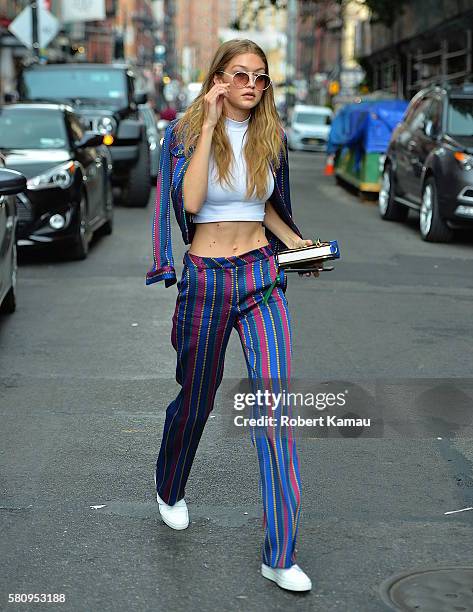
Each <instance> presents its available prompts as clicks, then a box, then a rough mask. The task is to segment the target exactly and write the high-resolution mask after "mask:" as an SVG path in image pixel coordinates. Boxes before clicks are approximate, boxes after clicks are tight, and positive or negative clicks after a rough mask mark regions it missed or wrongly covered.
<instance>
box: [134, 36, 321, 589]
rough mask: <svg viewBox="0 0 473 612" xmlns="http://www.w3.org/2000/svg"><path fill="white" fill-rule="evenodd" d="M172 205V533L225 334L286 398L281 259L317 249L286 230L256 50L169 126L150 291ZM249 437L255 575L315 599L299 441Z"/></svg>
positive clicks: (166, 243) (251, 47) (227, 49)
mask: <svg viewBox="0 0 473 612" xmlns="http://www.w3.org/2000/svg"><path fill="white" fill-rule="evenodd" d="M171 201H172V204H173V206H174V210H175V213H176V219H177V221H178V223H179V227H180V229H181V231H182V235H183V239H184V241H185V243H186V244H189V243H190V248H189V250H188V251H186V252H185V255H184V259H183V272H182V277H181V280H180V281H179V282H178V284H177V286H178V296H177V300H176V307H175V310H174V315H173V326H172V332H171V341H172V345H173V347H174V348H175V350H176V352H177V366H176V380H177V381H178V383H179V384H180V385H181V387H182V388H181V390H180V392H179V394H178V396H177V397H176V398H175V399H174V400H173V401H172V402H171V403H170V404H169V406H168V407H167V410H166V420H165V424H164V431H163V438H162V442H161V448H160V451H159V456H158V459H157V463H156V471H155V485H156V498H157V501H158V504H159V511H160V514H161V517H162V518H163V520H164V522H165V523H166V524H167V525H169V526H170V527H172V528H174V529H185V528H186V527H187V526H188V524H189V514H188V509H187V505H186V502H185V499H184V492H185V486H186V482H187V479H188V477H189V473H190V470H191V466H192V463H193V460H194V457H195V453H196V451H197V446H198V444H199V441H200V438H201V436H202V432H203V430H204V427H205V424H206V422H207V419H208V416H209V414H210V412H211V411H212V409H213V405H214V399H215V395H216V392H217V389H218V387H219V385H220V383H221V380H222V376H223V369H224V358H225V351H226V348H227V344H228V340H229V337H230V333H231V331H232V329H233V328H235V329H236V330H237V332H238V334H239V337H240V340H241V344H242V347H243V352H244V356H245V360H246V365H247V368H248V376H249V380H250V381H251V383H252V384H253V388H254V389H256V388H259V387H260V383H261V381H263V380H264V381H268V380H270V381H271V383H270V384H271V387H272V388H271V391H272V392H274V391H276V392H278V391H282V386H283V384H284V383H285V382H288V381H289V379H290V375H291V357H292V350H293V349H292V331H291V320H290V315H289V311H288V304H287V300H286V297H285V292H286V287H287V278H286V276H285V275H284V273H283V272H282V271H279V275H278V269H277V263H276V259H275V253H277V251H279V250H282V249H284V248H299V247H303V246H306V245H308V244H312V240H304V239H303V238H302V235H301V232H300V231H299V229H298V228H297V226H296V225H295V223H294V221H293V219H292V210H291V201H290V191H289V170H288V162H287V142H286V136H285V133H284V131H283V129H282V126H281V124H280V120H279V116H278V114H277V111H276V107H275V103H274V96H273V91H272V83H271V79H270V77H269V76H268V63H267V59H266V56H265V54H264V52H263V51H262V49H261V48H260V47H259V46H258V45H256V44H255V43H253V42H252V41H249V40H231V41H228V42H225V43H223V44H222V45H221V46H220V48H219V49H218V50H217V52H216V54H215V56H214V58H213V61H212V63H211V66H210V68H209V72H208V74H207V77H206V79H205V81H204V83H203V85H202V91H201V93H200V95H199V96H198V97H197V98H196V99H195V100H194V102H193V103H192V104H191V105H190V107H189V108H188V109H187V111H186V113H185V114H184V116H183V117H182V118H181V119H179V120H175V121H173V122H172V123H171V124H170V125H169V126H168V128H167V129H166V133H165V137H164V141H163V147H162V152H161V163H160V174H159V179H158V186H157V197H156V210H155V216H154V221H153V254H154V264H153V267H152V269H151V270H149V272H148V273H147V277H146V284H151V283H154V282H158V281H161V280H164V281H165V286H166V287H169V286H171V285H173V284H174V283H176V275H175V269H174V264H173V258H172V251H171V231H170V208H171V205H170V202H171ZM311 275H314V276H318V275H319V273H318V272H312V273H308V274H307V276H311ZM278 281H279V284H278ZM278 411H279V414H280V413H281V409H280V408H278V409H277V410H274V407H271V406H270V407H269V408H268V407H266V408H264V409H263V411H262V412H261V414H262V413H263V412H265V413H266V414H272V415H273V416H276V417H277V416H278ZM251 439H252V443H253V445H254V446H255V448H256V450H257V455H258V461H259V467H260V491H261V495H262V499H263V529H264V544H263V551H262V565H261V572H262V574H263V576H265V577H266V578H269V579H270V580H273V581H274V582H276V583H277V584H278V585H279V586H281V587H282V588H285V589H289V590H293V591H307V590H309V589H310V588H311V586H312V584H311V580H310V578H309V577H308V576H307V575H306V574H305V573H304V572H303V571H302V569H301V568H300V567H299V566H298V565H297V564H296V558H295V543H296V537H297V532H298V527H299V517H300V510H301V481H300V473H299V463H298V456H297V451H296V445H295V439H294V436H293V433H292V431H291V430H290V429H289V431H288V433H284V434H283V433H282V431H281V429H280V428H278V427H271V426H267V427H263V428H261V427H259V428H258V427H252V428H251Z"/></svg>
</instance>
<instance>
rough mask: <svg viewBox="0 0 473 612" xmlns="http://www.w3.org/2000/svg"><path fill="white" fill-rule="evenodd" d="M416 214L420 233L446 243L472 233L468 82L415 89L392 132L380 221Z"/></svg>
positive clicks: (472, 103) (472, 127)
mask: <svg viewBox="0 0 473 612" xmlns="http://www.w3.org/2000/svg"><path fill="white" fill-rule="evenodd" d="M410 208H411V209H413V210H416V211H419V212H420V224H419V225H420V234H421V237H422V238H423V239H424V240H427V241H431V242H448V241H450V240H452V238H453V236H454V230H455V229H458V228H471V229H473V84H465V85H464V86H462V87H459V86H458V87H440V86H432V87H429V88H427V89H425V90H422V91H420V92H419V93H418V94H416V96H414V98H413V99H412V100H411V103H410V104H409V106H408V108H407V110H406V114H405V115H404V119H403V121H402V122H401V123H400V124H399V125H398V126H397V127H396V129H395V130H394V132H393V134H392V136H391V141H390V143H389V147H388V151H387V153H386V159H385V162H384V168H383V176H382V185H381V189H380V193H379V212H380V214H381V217H383V218H384V219H389V220H397V221H402V220H404V219H406V218H407V215H408V212H409V209H410Z"/></svg>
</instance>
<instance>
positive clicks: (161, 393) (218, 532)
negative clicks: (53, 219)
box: [0, 153, 473, 612]
mask: <svg viewBox="0 0 473 612" xmlns="http://www.w3.org/2000/svg"><path fill="white" fill-rule="evenodd" d="M323 163H324V158H323V156H322V155H319V154H311V153H292V154H291V188H292V198H293V213H294V218H295V220H296V222H297V224H298V226H299V227H300V228H301V229H302V230H303V233H304V237H307V238H314V237H320V238H322V239H325V240H328V239H336V240H338V242H339V246H340V251H341V255H342V259H341V260H340V261H339V262H336V263H335V264H334V265H335V270H334V271H332V272H326V273H323V274H321V276H320V277H319V278H317V279H315V278H301V277H299V276H298V275H289V282H288V289H287V294H286V295H287V298H288V302H289V307H290V312H291V320H292V324H293V340H294V355H293V362H292V373H293V376H294V377H296V378H305V379H308V380H313V381H314V384H315V383H316V382H318V381H332V382H333V381H342V382H343V384H345V383H346V385H349V384H351V385H358V386H357V387H356V388H357V389H360V388H363V389H364V390H365V391H364V392H365V393H366V397H370V398H373V389H375V390H376V389H377V400H378V401H379V403H378V404H377V405H378V406H381V408H380V410H381V409H382V414H380V416H381V417H382V419H383V421H384V432H383V434H382V435H378V436H373V437H369V436H361V437H359V438H347V439H346V438H343V437H342V436H338V437H333V438H331V437H326V438H321V437H311V438H308V437H306V438H300V439H299V441H298V453H299V460H300V467H301V477H302V486H303V488H302V515H301V522H300V529H299V536H298V540H297V559H298V563H299V565H300V566H301V567H302V568H303V569H304V570H305V571H306V573H307V574H308V575H309V576H310V577H311V578H312V582H313V589H312V591H311V592H310V593H303V594H296V593H292V592H289V591H284V590H282V589H280V588H278V587H277V586H276V585H275V584H274V583H272V582H270V581H268V580H266V579H264V578H263V577H262V576H261V575H260V573H259V568H260V561H261V547H262V542H263V531H262V521H261V519H262V506H261V501H260V498H259V490H258V476H259V471H258V464H257V457H256V452H255V450H254V448H253V447H252V445H251V441H250V438H249V432H246V433H247V434H248V435H247V436H245V435H240V436H239V437H237V436H231V435H229V433H228V427H227V424H226V423H227V422H226V420H225V414H224V407H223V406H222V405H221V402H219V401H218V396H217V403H216V406H215V410H214V412H213V414H212V418H210V419H209V421H208V423H207V426H206V429H205V431H204V435H203V437H202V440H201V443H200V446H199V449H198V452H197V456H196V459H195V462H194V465H193V468H192V471H191V475H190V478H189V481H188V485H187V488H186V500H187V502H188V506H189V512H190V519H191V521H192V522H191V524H190V525H189V528H188V529H186V530H184V531H180V532H177V531H173V530H171V529H170V528H169V527H167V526H166V525H165V524H164V523H163V522H162V520H161V519H160V517H159V513H158V506H157V504H156V502H155V496H154V482H153V472H154V464H155V460H156V456H157V452H158V450H159V444H160V441H161V433H162V427H163V423H164V416H165V410H166V407H167V405H168V403H169V402H170V401H171V400H172V399H173V398H174V397H175V395H176V394H177V392H178V389H179V387H178V385H177V383H176V381H175V378H174V376H175V363H176V362H175V352H174V349H173V347H172V345H171V342H170V333H171V317H172V314H173V310H174V306H175V299H176V294H177V289H176V286H175V285H174V286H173V287H171V288H168V289H166V288H165V287H164V284H163V283H159V284H156V285H151V286H148V287H146V286H145V284H144V278H145V273H146V270H147V269H148V268H149V266H150V265H151V264H150V261H151V218H152V213H153V205H154V199H153V198H154V192H153V193H152V197H151V201H150V206H149V207H148V208H147V209H145V210H142V209H130V208H121V207H118V208H117V209H116V211H115V229H114V233H113V235H112V236H109V237H104V238H99V239H96V240H94V243H93V245H92V246H91V250H90V254H89V257H88V259H87V260H86V261H83V262H60V261H57V260H56V259H55V258H54V257H53V256H49V255H47V254H30V255H27V256H23V257H22V258H21V261H20V264H21V265H20V267H19V272H18V309H17V312H16V313H15V314H14V315H12V316H11V317H4V318H3V319H2V320H1V321H0V347H1V354H0V384H1V399H0V409H1V428H0V429H1V433H0V436H1V438H0V442H1V444H0V453H1V495H2V499H1V501H0V516H1V519H2V520H1V531H2V555H1V579H0V581H1V589H0V609H5V610H10V609H11V610H13V609H18V610H19V609H21V610H37V609H41V610H50V609H51V610H53V609H54V610H72V611H88V612H89V611H98V610H100V611H114V612H122V611H123V612H125V611H126V612H128V611H130V612H132V611H148V610H150V611H151V610H158V611H161V610H162V611H164V610H166V611H167V610H173V611H176V612H180V611H185V610H189V609H197V610H209V611H212V610H228V611H234V610H235V611H236V610H250V611H252V610H257V609H265V610H287V609H289V608H290V607H292V606H293V605H297V607H298V609H300V610H311V611H312V610H313V611H317V612H319V611H320V612H385V611H386V610H388V608H387V607H386V606H385V605H384V604H383V602H382V600H381V596H380V592H379V586H380V584H381V583H382V582H383V581H384V580H386V579H387V578H389V577H390V576H392V575H395V574H398V573H401V572H405V571H411V570H412V571H414V570H416V569H418V568H425V567H438V566H442V565H450V564H460V565H461V564H464V565H468V564H469V565H471V564H472V546H471V543H472V536H473V529H472V527H473V511H469V510H465V511H463V512H454V513H453V514H445V513H446V512H451V511H456V510H460V509H464V508H468V507H473V474H472V461H473V451H472V445H471V439H472V438H473V435H472V434H471V423H470V421H469V414H470V413H471V398H472V397H473V390H472V387H471V378H470V377H471V369H472V363H473V343H472V332H473V319H472V316H471V313H472V306H473V266H472V264H473V239H472V238H471V237H468V236H467V235H463V236H461V237H460V239H459V240H458V241H457V242H455V243H454V244H450V245H442V244H428V243H425V242H423V241H422V240H421V239H420V237H419V234H418V229H417V223H418V220H417V216H416V215H415V214H413V213H411V215H410V219H409V221H408V222H407V223H406V224H403V225H400V224H396V223H390V222H385V221H382V220H381V219H380V218H379V215H378V212H377V208H376V205H375V203H374V202H372V201H364V200H360V199H359V198H358V197H357V196H356V195H355V194H354V193H352V192H350V191H349V190H346V189H343V188H342V187H340V186H337V185H336V184H335V181H334V179H333V177H324V176H323ZM173 238H174V256H175V261H176V268H177V274H178V278H179V276H180V273H181V270H182V257H183V254H184V250H185V248H187V247H185V245H184V244H183V242H182V239H181V235H180V232H179V229H178V226H177V224H176V223H175V220H174V218H173ZM245 375H246V366H245V361H244V357H243V353H242V349H241V345H240V342H239V338H238V335H237V333H236V332H234V333H233V335H232V338H231V340H230V343H229V346H228V349H227V354H226V361H225V373H224V379H225V378H227V377H228V379H229V380H230V379H231V380H236V379H238V378H239V377H244V376H245ZM380 380H381V381H383V383H382V385H381V387H379V386H377V381H380ZM351 388H355V387H353V386H352V387H351ZM442 394H444V397H445V398H447V399H445V401H443V400H441V402H440V403H441V407H440V412H439V408H438V406H437V408H436V410H437V412H435V414H429V406H431V405H433V404H435V403H436V400H437V399H438V398H439V397H440V398H442V397H443V396H442ZM419 396H420V399H419ZM431 402H432V403H431ZM419 411H421V412H422V414H419ZM430 417H431V418H430ZM416 419H417V420H416ZM414 421H415V423H414ZM10 593H11V594H15V593H51V594H54V593H59V594H61V593H63V594H65V602H64V603H50V604H48V603H43V604H27V603H23V604H20V603H17V604H10V605H9V604H8V603H7V601H8V594H10Z"/></svg>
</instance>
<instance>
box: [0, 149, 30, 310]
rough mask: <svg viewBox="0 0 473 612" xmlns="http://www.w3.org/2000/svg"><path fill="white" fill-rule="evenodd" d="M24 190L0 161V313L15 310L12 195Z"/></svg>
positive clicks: (17, 175) (16, 174) (17, 174)
mask: <svg viewBox="0 0 473 612" xmlns="http://www.w3.org/2000/svg"><path fill="white" fill-rule="evenodd" d="M25 189H26V178H25V177H24V176H23V175H22V174H21V173H20V172H15V171H14V170H6V169H5V168H4V165H3V160H1V158H0V313H2V314H11V313H13V312H14V311H15V309H16V271H17V259H16V242H15V231H16V224H17V212H16V202H15V195H16V194H17V193H19V192H20V191H24V190H25Z"/></svg>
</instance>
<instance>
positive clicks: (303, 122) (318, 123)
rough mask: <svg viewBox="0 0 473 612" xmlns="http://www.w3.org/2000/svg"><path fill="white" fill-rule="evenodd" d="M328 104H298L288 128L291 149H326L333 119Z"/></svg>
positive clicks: (288, 142) (288, 140) (288, 141)
mask: <svg viewBox="0 0 473 612" xmlns="http://www.w3.org/2000/svg"><path fill="white" fill-rule="evenodd" d="M332 115H333V113H332V111H331V110H330V108H327V107H326V106H309V105H305V104H296V105H295V106H294V109H293V111H292V114H291V119H290V122H289V126H288V130H287V144H288V147H289V150H290V151H325V148H326V146H327V141H328V135H329V132H330V123H331V121H332Z"/></svg>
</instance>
